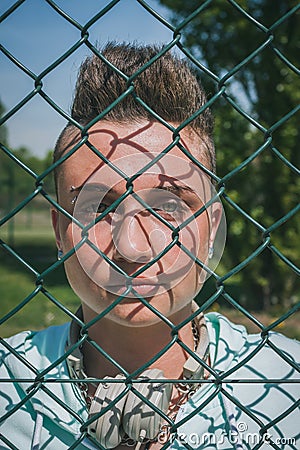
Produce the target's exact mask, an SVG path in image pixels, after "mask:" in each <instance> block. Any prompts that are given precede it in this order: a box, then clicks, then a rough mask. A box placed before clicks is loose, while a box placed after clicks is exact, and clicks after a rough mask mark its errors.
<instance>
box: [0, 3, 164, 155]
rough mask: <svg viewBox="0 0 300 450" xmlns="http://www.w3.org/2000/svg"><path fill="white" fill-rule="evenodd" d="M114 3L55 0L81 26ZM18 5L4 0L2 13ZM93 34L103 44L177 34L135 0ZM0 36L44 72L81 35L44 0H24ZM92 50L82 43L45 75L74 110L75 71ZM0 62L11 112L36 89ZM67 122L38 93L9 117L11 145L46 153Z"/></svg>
mask: <svg viewBox="0 0 300 450" xmlns="http://www.w3.org/2000/svg"><path fill="white" fill-rule="evenodd" d="M109 3H110V1H108V0H84V1H83V0H56V4H57V5H58V6H59V7H61V8H62V9H63V10H64V11H65V12H67V13H68V14H69V15H70V16H71V17H72V18H73V19H75V20H76V21H78V22H79V23H80V24H81V25H84V24H85V23H86V22H88V21H89V20H90V19H91V17H93V16H94V15H95V14H96V13H97V12H98V11H99V10H101V9H102V8H104V7H105V6H106V5H108V4H109ZM147 3H148V4H149V5H150V6H151V7H152V8H153V9H155V10H156V11H157V12H159V13H160V14H161V15H162V16H163V17H165V18H168V11H167V10H166V9H165V8H162V7H161V6H160V5H159V4H158V2H157V1H156V0H148V2H147ZM13 4H15V0H1V2H0V15H2V14H3V13H4V11H6V10H7V9H8V8H10V7H11V6H12V5H13ZM89 33H90V38H89V39H90V41H91V42H92V43H96V42H99V43H100V44H103V43H105V42H106V41H107V40H117V41H134V40H137V41H139V42H144V43H153V42H155V43H162V42H165V43H166V42H169V41H170V40H171V39H172V32H171V31H170V30H169V29H168V28H167V27H165V26H164V25H162V24H161V23H160V22H159V21H158V20H156V19H155V18H154V17H153V16H152V15H151V14H149V13H148V12H147V11H146V10H145V9H144V8H143V7H142V6H141V5H140V4H139V3H138V2H137V1H136V0H120V1H119V2H118V3H117V4H116V5H115V6H114V7H113V8H112V10H110V11H109V12H108V13H107V14H105V15H104V16H103V17H102V18H101V19H100V20H99V21H98V22H97V23H96V24H95V25H93V26H92V27H91V28H90V29H89ZM0 39H1V43H2V45H3V46H4V47H5V48H6V49H7V50H9V52H10V53H12V54H13V55H14V56H15V57H16V58H17V59H18V60H19V61H20V62H21V63H22V64H24V65H25V66H26V67H27V68H28V69H29V70H30V71H32V72H33V73H35V74H39V73H41V72H42V71H43V70H44V69H45V68H46V67H47V66H49V65H50V64H51V63H52V62H53V61H54V60H55V59H57V58H58V57H59V56H60V55H62V54H63V53H64V52H65V51H66V50H67V49H68V48H70V47H71V46H72V45H73V44H74V43H75V42H76V41H78V40H79V39H80V31H79V30H78V29H76V28H75V27H74V26H72V25H71V24H70V23H68V22H67V21H66V20H65V19H63V18H62V17H60V16H59V15H58V14H57V13H56V12H55V11H54V10H53V8H51V6H49V4H48V3H47V2H46V1H45V0H25V1H24V3H23V4H21V6H19V8H18V9H17V10H15V11H14V12H13V13H12V14H11V15H10V16H9V17H8V18H6V19H5V20H4V21H3V22H2V24H1V26H0ZM87 55H89V50H88V48H87V47H85V46H83V47H81V48H79V49H78V50H77V51H76V53H75V54H73V55H72V56H70V57H69V58H68V59H67V60H66V61H65V62H63V63H62V64H61V65H60V66H59V67H58V68H56V69H55V70H53V71H52V72H51V73H50V74H48V75H47V76H46V77H45V78H44V79H43V90H44V91H45V92H46V93H47V95H48V96H50V97H51V98H52V99H53V100H54V101H55V102H56V103H57V104H59V106H60V107H61V108H63V109H64V110H65V111H68V112H69V109H70V104H71V100H72V93H73V89H74V84H75V80H76V74H77V71H78V68H79V66H80V63H81V61H82V60H83V59H84V58H85V57H86V56H87ZM0 65H1V71H0V86H1V88H0V99H1V101H2V103H3V104H4V107H5V109H6V111H10V110H11V109H12V108H13V107H14V106H15V105H16V104H18V103H19V102H20V101H21V100H22V99H23V98H24V97H25V96H26V95H28V94H29V92H31V91H32V90H33V88H34V82H33V80H32V79H31V78H30V77H28V76H27V75H26V74H25V73H24V72H23V71H21V70H20V69H19V68H17V67H16V66H15V65H14V64H13V63H12V62H11V61H10V60H9V59H8V58H7V57H6V56H5V55H4V54H1V56H0ZM65 124H66V121H65V119H63V118H62V117H61V116H60V115H58V114H57V113H56V112H55V111H54V110H53V109H52V108H51V107H50V106H49V105H48V104H47V103H46V102H45V101H44V100H43V99H42V98H40V96H38V95H37V96H35V97H34V98H33V99H31V100H30V101H29V103H27V104H26V105H25V106H23V108H22V109H21V110H20V111H18V112H17V113H16V114H15V115H14V116H13V117H11V118H10V119H9V120H8V121H7V122H6V126H7V128H8V142H9V145H10V147H11V148H18V147H20V146H25V147H27V148H28V149H30V150H31V151H32V153H34V154H36V155H39V156H43V155H45V153H46V152H47V151H48V150H49V149H52V148H53V146H54V144H55V141H56V138H57V136H58V134H59V132H60V130H61V129H62V128H63V127H64V125H65Z"/></svg>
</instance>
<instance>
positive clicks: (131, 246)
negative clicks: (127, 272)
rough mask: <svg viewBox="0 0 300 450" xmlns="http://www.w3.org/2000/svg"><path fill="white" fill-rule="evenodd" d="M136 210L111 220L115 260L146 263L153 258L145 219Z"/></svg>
mask: <svg viewBox="0 0 300 450" xmlns="http://www.w3.org/2000/svg"><path fill="white" fill-rule="evenodd" d="M146 220H147V218H145V217H142V215H141V214H140V213H138V212H135V213H134V212H132V213H130V214H127V215H125V216H123V217H121V218H118V220H116V221H113V230H112V233H113V241H114V248H115V258H116V260H125V261H127V262H131V263H132V262H134V263H144V264H145V263H147V262H149V261H151V259H152V258H153V249H152V247H151V242H150V234H149V231H147V227H146V223H145V221H146Z"/></svg>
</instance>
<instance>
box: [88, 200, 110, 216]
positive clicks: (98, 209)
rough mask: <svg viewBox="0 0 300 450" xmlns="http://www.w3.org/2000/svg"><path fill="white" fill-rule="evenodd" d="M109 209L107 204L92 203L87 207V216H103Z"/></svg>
mask: <svg viewBox="0 0 300 450" xmlns="http://www.w3.org/2000/svg"><path fill="white" fill-rule="evenodd" d="M107 208H108V205H106V204H105V203H90V204H89V205H87V206H86V208H85V212H86V213H87V214H102V213H103V212H104V211H105V210H106V209H107Z"/></svg>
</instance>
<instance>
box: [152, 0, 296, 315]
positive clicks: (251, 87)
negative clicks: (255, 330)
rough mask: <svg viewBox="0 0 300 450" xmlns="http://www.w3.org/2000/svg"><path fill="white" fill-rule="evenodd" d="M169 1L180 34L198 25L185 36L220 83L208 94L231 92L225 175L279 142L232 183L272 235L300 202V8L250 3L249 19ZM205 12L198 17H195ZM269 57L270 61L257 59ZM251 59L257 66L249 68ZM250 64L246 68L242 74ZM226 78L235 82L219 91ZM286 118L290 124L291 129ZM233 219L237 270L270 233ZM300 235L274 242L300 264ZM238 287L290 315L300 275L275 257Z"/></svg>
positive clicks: (225, 6) (222, 138)
mask: <svg viewBox="0 0 300 450" xmlns="http://www.w3.org/2000/svg"><path fill="white" fill-rule="evenodd" d="M160 1H161V3H162V4H164V5H165V6H168V7H169V8H170V9H171V10H172V12H173V17H172V20H173V23H175V25H176V26H178V27H179V28H180V24H181V23H182V22H183V20H185V19H187V18H188V17H190V18H191V20H190V21H189V22H188V23H187V25H186V26H185V27H184V28H182V29H181V30H180V32H181V34H182V37H181V41H180V42H181V43H182V44H183V46H184V48H186V49H188V51H189V52H190V53H191V54H192V55H193V56H194V58H196V59H197V60H198V61H200V62H201V64H203V65H204V66H205V67H206V68H208V69H209V70H210V71H211V72H212V73H213V74H214V75H215V77H212V78H210V77H209V76H207V75H206V71H204V72H203V71H202V79H203V84H204V85H205V87H206V88H207V90H208V92H209V93H210V94H211V96H212V95H213V94H215V93H216V92H218V91H219V89H220V88H221V87H222V86H223V82H226V86H227V87H226V95H225V96H223V98H222V99H220V100H218V102H217V103H216V104H215V105H214V106H213V110H214V112H215V115H216V131H215V139H216V144H217V145H216V147H217V155H218V158H217V159H218V173H219V175H220V176H225V175H226V174H227V173H228V172H230V171H231V170H232V169H233V168H234V167H237V166H238V164H239V163H240V162H241V161H243V160H244V159H246V158H247V157H248V156H249V155H251V154H252V153H253V152H255V151H256V150H257V149H258V148H260V146H262V145H263V144H264V143H265V142H269V145H266V147H265V148H264V149H263V151H262V152H261V153H260V154H259V155H258V156H257V157H256V158H255V159H254V160H253V161H252V162H251V164H249V165H248V166H247V167H246V168H245V169H244V170H243V171H242V172H239V173H237V174H236V175H234V176H233V177H232V178H229V179H228V180H227V181H226V192H227V193H228V195H229V197H230V198H232V199H233V200H234V201H236V203H237V204H238V205H239V206H241V208H243V209H244V210H245V211H246V212H247V213H248V214H250V215H251V217H253V219H255V220H256V221H258V222H259V223H260V224H262V225H263V226H264V227H266V228H268V227H270V226H272V224H274V223H275V222H276V221H278V220H279V219H280V218H282V217H284V216H285V215H286V214H287V213H288V212H289V211H291V210H292V209H293V208H295V207H296V205H297V203H298V201H299V198H298V193H299V191H300V189H299V188H300V180H299V171H298V172H297V169H295V168H297V167H299V162H300V161H299V158H300V153H299V148H298V146H299V141H300V140H299V110H298V113H296V110H297V107H298V105H299V99H300V79H299V70H298V69H296V68H295V66H296V64H297V61H298V52H299V47H298V42H299V32H298V29H299V27H298V24H297V22H296V19H297V11H296V8H295V7H296V6H297V4H298V2H297V1H295V0H254V1H252V2H249V1H246V0H240V1H239V2H238V5H239V7H241V8H243V10H244V12H243V11H242V10H241V9H240V8H239V7H238V6H237V2H231V1H224V0H215V1H213V2H211V3H208V5H207V7H206V8H204V9H203V8H201V5H204V3H205V2H200V1H199V0H189V1H188V2H183V1H181V0H160ZM298 6H299V5H298ZM293 8H294V10H293ZM197 9H198V14H195V15H194V16H193V14H194V12H195V11H196V10H197ZM200 9H201V11H200ZM245 12H246V13H247V14H248V16H246V14H245ZM289 12H290V13H289ZM260 47H261V51H259V52H256V50H257V49H259V48H260ZM254 52H255V54H253V53H254ZM279 52H280V53H279ZM251 54H253V57H252V58H250V59H247V58H248V57H249V55H251ZM281 55H284V56H283V57H281ZM243 61H244V62H245V64H244V65H242V66H241V67H240V69H239V70H238V71H236V67H237V66H238V65H239V64H240V63H242V62H243ZM229 75H231V76H229ZM224 76H226V81H225V79H223V80H222V81H221V82H220V83H218V79H219V80H221V79H222V78H223V77H224ZM227 76H228V78H227ZM227 95H228V96H230V99H232V100H234V101H235V102H236V104H237V105H238V109H239V108H240V109H242V110H244V111H245V112H246V113H247V114H249V115H250V116H251V117H252V119H253V120H255V122H253V124H254V125H251V123H250V121H248V120H247V119H246V118H245V117H243V116H242V115H240V114H239V113H238V112H237V111H235V110H234V109H233V107H232V106H231V104H230V102H229V103H228V97H226V96H227ZM293 112H294V113H293ZM292 113H293V114H292ZM284 117H286V118H287V119H286V120H282V118H284ZM275 124H277V125H275ZM265 130H267V132H265ZM281 155H282V156H283V157H284V158H286V160H287V161H289V162H290V163H291V164H292V166H289V163H288V162H287V161H285V160H282V157H281ZM226 211H227V217H228V248H227V251H226V252H225V255H224V260H223V261H224V264H225V266H226V268H227V270H229V269H231V268H232V267H234V266H235V265H236V264H238V263H239V262H241V261H242V260H243V259H244V258H246V257H247V256H249V254H250V253H251V252H252V251H253V250H254V249H255V248H257V246H258V245H259V243H260V242H261V233H260V232H259V230H258V229H257V228H256V227H255V225H254V224H253V223H251V222H249V221H247V220H246V219H245V218H244V217H243V216H242V215H240V214H238V213H236V212H235V211H234V210H233V209H232V208H226ZM297 219H298V220H297ZM299 231H300V230H299V214H298V217H297V215H294V216H293V217H290V218H289V220H288V221H287V222H286V223H284V224H282V225H281V226H280V227H279V228H277V229H274V230H273V231H272V232H271V235H270V236H271V243H272V244H273V245H274V246H275V247H276V248H277V249H278V250H280V252H282V253H283V254H284V256H285V257H287V258H288V259H290V260H291V261H293V262H294V263H295V264H296V261H297V249H298V248H299ZM234 278H235V277H233V278H232V279H233V280H234ZM237 279H238V281H239V283H240V286H241V287H242V292H243V298H244V299H245V303H246V305H247V306H252V307H255V308H261V307H265V308H268V307H269V306H270V304H271V303H272V302H274V301H276V302H277V303H284V304H285V306H288V305H290V304H291V302H292V301H293V300H295V299H296V298H299V291H300V286H299V281H298V278H297V275H296V273H295V272H294V271H293V270H291V268H290V267H289V266H287V265H286V264H285V263H284V262H282V261H281V260H280V259H279V258H278V256H276V255H274V253H272V252H271V251H270V249H269V248H267V249H265V251H264V252H263V253H261V254H260V255H258V256H257V257H256V258H255V259H254V260H253V261H252V262H251V263H250V264H249V266H247V267H246V268H245V269H244V270H242V271H241V272H240V273H239V274H238V276H237Z"/></svg>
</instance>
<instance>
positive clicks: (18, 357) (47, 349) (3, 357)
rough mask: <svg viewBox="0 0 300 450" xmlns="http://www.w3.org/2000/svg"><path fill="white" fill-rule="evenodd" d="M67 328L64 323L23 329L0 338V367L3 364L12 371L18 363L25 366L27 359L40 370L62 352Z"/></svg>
mask: <svg viewBox="0 0 300 450" xmlns="http://www.w3.org/2000/svg"><path fill="white" fill-rule="evenodd" d="M68 330H69V324H64V325H60V326H53V327H49V328H46V329H44V330H41V331H23V332H21V333H18V334H16V335H14V336H11V337H10V338H7V339H1V340H0V367H1V366H2V368H3V366H5V367H6V368H7V369H9V370H10V371H14V370H17V367H18V366H20V365H21V366H22V367H23V368H25V366H26V361H27V362H28V363H29V364H34V366H35V368H36V369H38V370H42V369H43V368H45V367H46V366H48V365H49V363H51V362H52V361H54V360H55V359H57V358H58V357H59V356H60V355H61V354H63V352H64V348H65V344H66V340H67V336H68ZM25 360H26V361H25ZM27 368H29V365H28V364H27Z"/></svg>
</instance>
